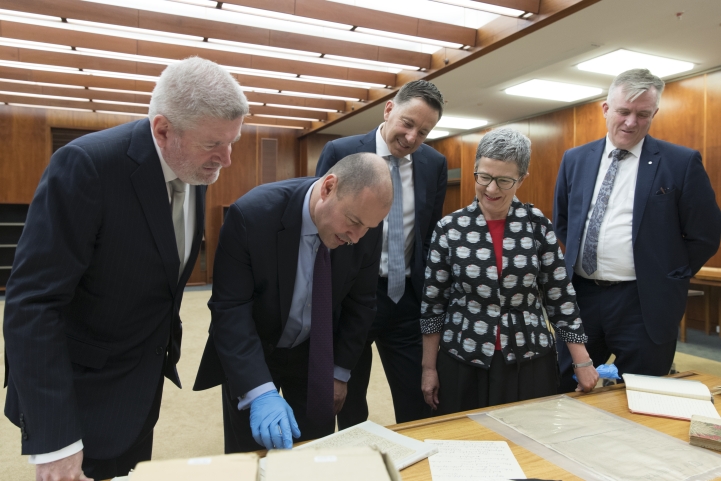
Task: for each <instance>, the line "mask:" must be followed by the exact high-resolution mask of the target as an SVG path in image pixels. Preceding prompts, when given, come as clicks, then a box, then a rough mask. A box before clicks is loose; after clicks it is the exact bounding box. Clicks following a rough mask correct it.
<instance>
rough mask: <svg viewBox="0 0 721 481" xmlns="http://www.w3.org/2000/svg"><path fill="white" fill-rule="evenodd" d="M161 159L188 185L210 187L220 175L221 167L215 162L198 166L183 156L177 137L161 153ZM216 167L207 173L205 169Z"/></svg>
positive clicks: (179, 140)
mask: <svg viewBox="0 0 721 481" xmlns="http://www.w3.org/2000/svg"><path fill="white" fill-rule="evenodd" d="M163 159H164V160H165V163H166V164H168V167H170V168H171V169H172V170H173V172H175V175H177V176H178V178H179V179H180V180H182V181H183V182H185V183H186V184H189V185H210V184H212V183H213V182H215V181H216V180H218V176H219V175H220V168H221V167H222V166H221V165H220V164H219V163H217V162H212V161H209V162H206V163H204V164H202V165H198V164H197V162H194V161H193V159H192V158H190V157H189V156H188V155H184V154H183V148H182V144H181V139H180V138H179V137H173V138H172V139H171V140H170V142H169V144H168V148H167V149H166V151H165V152H163ZM212 167H217V169H216V170H215V171H212V172H209V171H207V170H205V169H206V168H212Z"/></svg>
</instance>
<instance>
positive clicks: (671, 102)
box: [429, 71, 721, 267]
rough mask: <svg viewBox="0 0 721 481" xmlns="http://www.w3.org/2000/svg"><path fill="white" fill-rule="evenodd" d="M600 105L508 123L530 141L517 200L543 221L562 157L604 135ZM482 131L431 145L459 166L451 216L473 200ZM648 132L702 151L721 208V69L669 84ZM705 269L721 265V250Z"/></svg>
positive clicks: (550, 210)
mask: <svg viewBox="0 0 721 481" xmlns="http://www.w3.org/2000/svg"><path fill="white" fill-rule="evenodd" d="M609 83H610V82H609ZM602 103H603V102H602V101H594V102H590V103H587V104H582V105H575V106H572V107H569V108H567V109H563V110H558V111H555V112H551V113H548V114H544V115H539V116H537V117H532V118H530V119H526V120H523V121H520V122H515V123H512V124H509V125H508V126H509V127H512V128H515V129H517V130H519V131H520V132H522V133H523V134H525V135H527V136H528V137H529V138H530V139H531V143H532V154H531V165H530V168H529V172H530V174H531V175H530V176H529V178H528V179H527V180H526V181H525V182H524V183H523V185H522V186H521V188H520V189H519V190H518V197H519V199H521V200H522V201H524V202H532V203H533V204H535V205H536V206H537V207H538V208H539V209H541V210H542V211H543V212H544V213H545V214H546V216H547V217H549V218H551V217H552V216H553V191H554V188H555V185H556V176H557V175H558V169H559V167H560V165H561V159H562V157H563V153H564V152H565V151H566V150H568V149H570V148H573V147H576V146H579V145H583V144H585V143H588V142H591V141H593V140H597V139H600V138H601V137H603V136H605V135H606V123H605V119H604V118H603V112H602V110H601V104H602ZM486 132H488V130H487V129H486V130H481V131H479V132H476V133H471V134H465V135H459V136H455V137H449V138H446V139H440V140H437V141H432V142H429V145H431V146H432V147H434V148H435V149H436V150H438V151H439V152H441V153H443V154H444V155H445V156H446V158H448V164H449V168H451V167H450V166H451V164H452V163H453V165H455V163H456V162H459V163H460V167H461V169H462V171H461V172H462V173H461V185H460V195H459V196H458V203H457V204H456V205H450V203H451V202H455V199H456V198H455V197H454V196H448V197H447V202H446V208H447V209H446V210H448V211H449V212H452V211H453V210H456V209H460V208H461V207H462V206H465V205H468V204H470V203H471V202H472V201H473V197H474V195H475V193H474V181H473V175H472V172H473V164H474V161H475V150H476V147H477V146H478V142H480V140H481V138H482V137H483V135H484V134H485V133H486ZM649 133H650V134H651V135H653V136H654V137H656V138H659V139H662V140H666V141H668V142H673V143H675V144H679V145H685V146H687V147H690V148H693V149H696V150H698V151H699V152H701V155H702V156H703V159H704V165H705V167H706V171H707V172H708V174H709V178H710V179H711V185H712V186H713V188H714V190H715V192H716V201H717V202H719V203H720V204H721V71H717V72H713V73H709V74H702V75H698V76H695V77H691V78H687V79H683V80H679V81H677V82H670V83H668V84H667V85H666V90H665V91H664V94H663V97H662V98H661V105H660V110H659V112H658V114H657V115H656V118H655V119H654V121H653V124H652V127H651V130H650V132H649ZM453 158H455V159H456V160H452V159H453ZM706 265H707V266H711V267H721V252H720V253H717V254H716V255H715V256H714V257H712V258H711V259H710V260H709V262H708V263H707V264H706Z"/></svg>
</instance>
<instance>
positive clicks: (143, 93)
mask: <svg viewBox="0 0 721 481" xmlns="http://www.w3.org/2000/svg"><path fill="white" fill-rule="evenodd" d="M66 87H67V85H66ZM78 88H83V87H78ZM88 90H97V91H99V92H114V93H120V94H134V95H147V96H148V97H149V96H151V95H152V92H142V91H140V90H122V89H106V88H101V87H88Z"/></svg>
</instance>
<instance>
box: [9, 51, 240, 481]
mask: <svg viewBox="0 0 721 481" xmlns="http://www.w3.org/2000/svg"><path fill="white" fill-rule="evenodd" d="M247 113H248V103H247V101H246V99H245V96H244V95H243V92H242V90H241V89H240V86H239V85H238V83H237V82H236V81H235V79H233V77H231V76H230V74H229V73H228V72H226V71H225V70H223V69H222V68H221V67H220V66H218V65H216V64H214V63H213V62H209V61H207V60H203V59H200V58H197V57H194V58H190V59H186V60H183V61H181V62H177V63H174V64H172V65H170V66H169V67H168V68H167V69H166V70H165V71H164V72H163V74H162V75H161V77H160V79H159V80H158V83H157V85H156V87H155V89H154V90H153V96H152V98H151V101H150V108H149V116H148V117H149V118H146V119H143V120H138V121H136V122H130V123H127V124H124V125H120V126H118V127H115V128H112V129H108V130H105V131H102V132H97V133H93V134H90V135H86V136H84V137H81V138H80V139H78V140H76V141H74V142H71V143H70V144H68V145H67V146H66V147H63V148H61V149H59V150H58V151H57V152H56V153H55V154H54V155H53V156H52V158H51V159H50V164H49V166H48V168H47V169H46V171H45V173H44V174H43V177H42V179H41V180H40V184H39V185H38V188H37V191H36V192H35V197H34V199H33V201H32V204H31V205H30V210H29V212H28V217H27V222H26V224H25V228H24V230H23V233H22V237H21V238H20V242H19V244H18V249H17V254H16V256H15V262H14V264H13V271H12V274H11V276H10V280H9V281H8V285H7V300H6V305H5V321H4V335H5V349H6V353H7V362H8V367H9V373H8V377H7V379H6V383H7V387H8V393H7V399H6V403H5V415H6V416H7V417H8V418H9V419H10V421H12V422H13V423H14V424H15V425H17V426H18V427H19V428H20V431H21V436H22V454H28V455H30V462H31V463H34V464H36V465H37V467H36V479H38V480H40V481H47V480H56V479H63V480H85V479H87V478H86V477H85V476H88V477H90V478H94V479H96V480H99V479H108V478H113V477H115V476H124V475H126V474H127V473H128V471H129V470H130V469H131V468H133V467H134V466H135V464H136V463H138V462H139V461H144V460H149V459H150V457H151V453H152V447H153V427H154V425H155V423H156V421H157V419H158V413H159V410H160V401H161V396H162V390H163V377H167V378H168V379H170V380H171V381H172V382H173V383H174V384H176V385H177V386H178V387H180V380H179V378H178V373H177V370H176V368H175V365H176V363H177V362H178V359H179V357H180V340H181V333H182V328H181V322H180V317H179V314H178V313H179V309H180V303H181V301H182V298H183V289H184V287H185V284H186V282H187V280H188V277H189V276H190V274H191V272H192V270H193V267H194V265H195V260H196V259H197V256H198V251H199V249H200V241H201V238H202V235H203V226H204V210H205V209H204V206H205V189H206V187H205V186H206V185H207V184H210V183H213V182H215V180H216V179H217V178H218V175H219V172H220V169H221V168H222V167H228V166H229V165H230V150H231V144H232V143H233V142H234V141H236V140H237V139H238V138H239V136H240V129H241V125H242V123H243V117H244V116H245V115H246V114H247ZM83 473H84V474H83Z"/></svg>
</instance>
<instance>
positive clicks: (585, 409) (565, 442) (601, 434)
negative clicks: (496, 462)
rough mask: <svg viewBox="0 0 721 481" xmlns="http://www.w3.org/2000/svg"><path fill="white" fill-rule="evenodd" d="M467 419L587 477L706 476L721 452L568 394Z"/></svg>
mask: <svg viewBox="0 0 721 481" xmlns="http://www.w3.org/2000/svg"><path fill="white" fill-rule="evenodd" d="M469 417H470V418H471V419H473V420H474V421H476V422H478V423H479V424H481V425H483V426H485V427H487V428H489V429H491V430H493V431H495V432H497V433H498V434H501V435H502V436H504V437H506V438H507V439H508V440H510V441H512V442H514V443H516V444H518V445H520V446H522V447H524V448H526V449H528V450H529V451H531V452H533V453H535V454H537V455H539V456H541V457H543V458H545V459H547V460H548V461H550V462H552V463H553V464H555V465H557V466H559V467H561V468H563V469H565V470H566V471H569V472H571V473H573V474H575V475H576V476H579V477H581V478H583V479H586V480H592V481H595V480H602V481H607V480H624V481H650V480H654V481H679V480H686V481H709V480H712V479H713V478H715V477H717V476H721V455H718V454H715V453H713V452H710V451H707V450H705V449H702V448H697V447H695V446H691V445H689V444H688V443H685V442H683V441H681V440H680V439H676V438H674V437H672V436H669V435H667V434H664V433H661V432H659V431H656V430H654V429H651V428H648V427H646V426H643V425H641V424H638V423H635V422H633V421H629V420H627V419H623V418H621V417H619V416H615V415H613V414H611V413H609V412H606V411H603V410H601V409H597V408H594V407H592V406H589V405H587V404H585V403H583V402H581V401H577V400H574V399H572V398H570V397H568V396H556V397H553V398H550V399H548V398H547V399H544V400H540V401H537V402H533V403H527V404H523V405H520V406H513V407H509V408H501V409H496V410H494V411H490V412H487V413H482V414H471V415H469Z"/></svg>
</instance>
